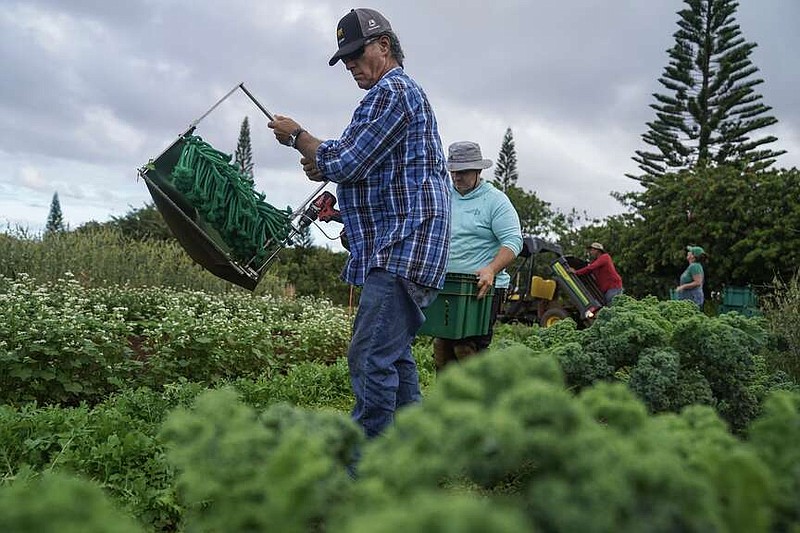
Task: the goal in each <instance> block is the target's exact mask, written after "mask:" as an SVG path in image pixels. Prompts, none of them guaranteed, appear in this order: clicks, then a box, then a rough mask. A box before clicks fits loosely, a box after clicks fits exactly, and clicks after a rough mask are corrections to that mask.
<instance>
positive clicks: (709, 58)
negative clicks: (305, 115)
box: [47, 0, 800, 302]
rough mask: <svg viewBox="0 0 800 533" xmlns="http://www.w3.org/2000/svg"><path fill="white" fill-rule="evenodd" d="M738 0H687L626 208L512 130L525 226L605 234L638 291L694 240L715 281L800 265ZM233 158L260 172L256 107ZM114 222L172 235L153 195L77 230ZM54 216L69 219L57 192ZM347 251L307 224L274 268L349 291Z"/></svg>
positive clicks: (502, 172)
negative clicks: (560, 193)
mask: <svg viewBox="0 0 800 533" xmlns="http://www.w3.org/2000/svg"><path fill="white" fill-rule="evenodd" d="M737 8H738V3H737V2H735V1H733V0H684V7H683V9H681V10H680V11H678V13H677V14H678V22H677V25H678V30H677V31H676V32H675V33H674V38H675V42H674V45H673V46H672V47H671V48H670V49H669V50H667V53H668V56H669V63H668V65H667V66H666V67H665V69H664V72H663V75H662V76H661V77H660V78H659V80H658V81H659V83H660V84H661V86H662V87H663V89H664V91H663V92H662V93H657V94H653V98H654V103H653V104H651V105H650V107H651V108H652V109H653V111H654V112H655V118H654V119H653V120H652V121H650V122H648V123H647V131H646V132H645V133H644V134H643V135H642V140H643V142H644V143H645V144H646V145H647V146H648V148H647V149H642V150H636V152H635V155H634V156H633V157H632V159H633V160H634V161H635V162H636V163H637V164H638V167H639V170H640V171H641V173H640V174H637V175H629V176H628V177H630V178H631V179H633V180H635V181H636V182H637V183H638V184H639V185H640V188H639V189H638V190H636V191H633V192H629V193H624V194H623V193H613V195H614V197H615V198H616V199H617V200H618V201H619V202H620V203H621V205H622V206H624V208H625V210H626V212H624V213H623V214H620V215H614V216H609V217H607V218H605V219H602V220H591V221H590V220H588V217H586V215H581V213H580V212H579V211H577V210H576V209H573V210H572V211H570V212H568V213H564V212H561V211H560V210H558V209H556V208H554V207H553V206H552V205H551V204H550V203H549V202H547V201H545V200H543V199H542V198H540V197H539V196H538V195H537V194H536V193H535V192H534V191H530V190H526V189H525V188H523V187H522V186H520V184H519V171H518V169H517V156H516V147H515V143H514V137H513V132H512V129H511V128H510V127H509V128H508V129H507V130H506V132H505V134H504V136H503V140H502V143H501V147H500V151H499V154H498V156H497V160H496V165H495V170H494V179H493V180H492V183H493V185H494V186H495V187H497V188H498V189H500V190H502V191H503V192H505V193H506V195H508V197H509V199H510V200H511V202H512V204H513V205H514V207H515V208H516V210H517V212H518V214H519V217H520V222H521V225H522V230H523V233H524V234H525V235H535V236H540V237H546V238H550V239H551V240H554V241H557V242H558V243H559V244H561V246H562V247H563V248H564V250H565V251H566V252H567V253H570V254H572V255H583V254H584V247H585V245H586V243H588V242H592V241H600V242H603V243H604V244H605V246H606V247H607V248H608V249H609V250H610V251H611V252H612V255H613V256H614V260H615V262H616V264H617V267H618V269H619V270H620V272H621V273H622V275H623V277H624V280H625V287H626V291H627V292H629V293H630V294H633V295H634V296H643V295H646V294H657V295H661V296H664V295H666V293H667V289H668V288H669V287H671V286H673V285H674V284H675V278H676V277H677V276H678V275H679V273H680V271H681V270H682V267H683V264H684V261H685V259H684V257H685V251H684V250H685V247H686V245H687V244H700V245H702V246H703V247H704V248H705V250H706V251H707V253H708V264H707V266H706V270H707V287H706V288H707V290H709V291H711V290H718V289H720V288H721V287H722V286H724V285H747V284H755V285H769V284H770V283H771V282H772V280H773V279H774V278H775V277H779V278H784V279H789V278H791V277H792V276H793V275H794V273H795V272H796V270H797V264H798V260H800V205H798V203H797V202H796V200H795V198H800V179H798V178H800V175H798V174H799V173H798V171H797V170H796V169H792V170H786V169H780V170H776V169H773V168H772V167H773V165H774V163H776V161H777V159H778V158H779V156H781V155H782V154H784V153H785V152H784V151H782V150H777V151H776V150H771V149H769V148H768V146H769V145H770V144H771V143H774V142H775V141H776V140H777V138H776V137H775V136H773V135H765V134H763V133H762V131H761V130H763V129H764V128H767V127H769V126H772V125H774V124H776V123H777V118H775V117H773V116H771V115H769V111H770V110H771V108H770V107H769V106H767V105H766V104H764V103H763V102H762V96H761V95H760V94H758V93H757V92H756V90H755V88H756V87H757V86H758V85H760V84H762V83H763V80H762V79H759V78H757V77H756V74H757V72H758V68H757V67H756V66H755V65H754V64H753V63H752V61H751V59H750V55H751V53H752V51H753V49H754V48H755V47H756V46H757V45H756V44H755V43H752V42H748V41H746V39H745V38H744V37H743V36H742V30H741V28H740V26H739V25H738V24H737V23H736V18H735V15H736V10H737ZM234 164H235V165H236V166H238V167H239V169H240V172H241V173H242V175H243V176H245V177H249V180H250V181H251V182H252V181H253V179H254V169H253V157H252V148H251V144H250V127H249V121H248V118H247V117H245V118H244V120H243V122H242V124H241V128H240V132H239V138H238V142H237V148H236V152H235V158H234ZM107 225H110V226H113V227H114V228H117V229H119V230H120V231H122V232H123V233H124V234H126V235H127V236H129V237H131V238H133V239H139V240H147V239H172V235H171V233H170V231H169V229H168V228H167V227H166V225H165V224H164V222H163V219H161V216H160V214H159V213H158V211H157V209H156V208H155V207H154V206H153V205H146V206H145V207H143V208H138V209H132V210H131V211H130V212H128V213H127V214H126V215H125V216H122V217H113V218H112V220H111V221H110V222H107V223H104V224H99V223H97V222H90V223H88V224H86V225H84V226H82V227H81V228H78V231H87V230H90V229H92V228H93V227H102V226H107ZM47 228H48V230H47V231H63V229H64V228H63V221H62V215H61V210H60V205H59V204H58V197H57V195H56V196H54V199H53V205H52V206H51V213H50V215H49V217H48V226H47ZM346 257H347V256H346V253H344V252H336V251H332V250H329V249H325V248H321V247H318V246H314V243H313V239H312V237H311V234H310V233H309V232H308V230H306V231H305V232H304V233H303V235H302V236H301V237H300V238H299V239H296V242H294V243H293V245H292V247H291V248H289V249H287V250H285V251H284V252H282V254H281V256H280V259H279V261H278V262H277V264H276V265H275V267H274V268H275V270H276V274H278V275H279V276H283V277H285V279H287V280H288V281H289V282H290V283H292V284H294V285H295V289H296V291H297V293H298V294H308V295H317V296H327V297H332V298H333V299H334V300H335V301H338V302H342V301H343V300H346V299H347V297H348V291H347V290H346V289H343V288H342V287H341V285H342V284H341V282H339V281H338V272H339V271H340V269H341V266H342V265H343V264H344V262H345V260H346ZM337 286H339V288H338V289H337V288H335V287H337Z"/></svg>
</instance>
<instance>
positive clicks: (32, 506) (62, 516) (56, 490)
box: [0, 473, 144, 533]
mask: <svg viewBox="0 0 800 533" xmlns="http://www.w3.org/2000/svg"><path fill="white" fill-rule="evenodd" d="M0 517H2V518H0V521H1V522H2V526H3V531H6V532H8V533H26V532H33V531H35V532H37V533H51V532H52V533H128V532H130V533H134V532H141V531H144V530H143V529H142V528H140V527H139V526H138V525H137V524H136V522H135V521H134V520H133V519H132V518H131V517H129V516H127V515H125V514H124V513H123V512H121V511H119V510H117V509H116V508H115V507H114V506H113V505H112V503H111V502H110V501H109V500H108V499H107V497H106V496H105V495H104V494H103V491H102V489H101V488H100V487H99V486H97V485H96V484H95V483H92V482H89V481H84V480H81V479H76V478H73V477H69V476H66V475H63V474H58V473H46V474H44V475H42V476H37V477H34V478H33V479H26V480H18V481H16V482H14V483H12V484H10V485H6V486H4V487H0Z"/></svg>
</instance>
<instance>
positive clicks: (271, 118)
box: [238, 82, 275, 120]
mask: <svg viewBox="0 0 800 533" xmlns="http://www.w3.org/2000/svg"><path fill="white" fill-rule="evenodd" d="M238 87H239V89H241V90H242V91H243V92H244V94H246V95H247V97H248V98H250V100H252V101H253V103H254V104H256V107H258V108H259V109H260V110H261V112H262V113H264V114H265V115H266V116H267V118H268V119H270V120H275V116H274V115H273V114H272V113H270V112H269V111H268V110H267V108H266V107H264V106H263V105H261V102H259V101H258V100H256V97H255V96H253V93H251V92H250V91H248V90H247V87H245V86H244V82H242V83H240V84H239V85H238Z"/></svg>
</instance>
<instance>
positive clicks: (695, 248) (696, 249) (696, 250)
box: [686, 246, 706, 257]
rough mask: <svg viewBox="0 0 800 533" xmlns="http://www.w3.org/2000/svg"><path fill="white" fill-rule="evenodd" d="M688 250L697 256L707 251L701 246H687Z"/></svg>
mask: <svg viewBox="0 0 800 533" xmlns="http://www.w3.org/2000/svg"><path fill="white" fill-rule="evenodd" d="M686 250H687V251H689V252H692V255H693V256H695V257H700V256H701V255H703V254H704V253H706V251H705V250H703V248H702V247H701V246H687V247H686Z"/></svg>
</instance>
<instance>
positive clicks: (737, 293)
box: [722, 287, 756, 308]
mask: <svg viewBox="0 0 800 533" xmlns="http://www.w3.org/2000/svg"><path fill="white" fill-rule="evenodd" d="M722 305H724V306H726V307H731V308H737V307H741V308H744V307H756V293H755V292H753V289H751V288H750V287H725V288H724V289H722Z"/></svg>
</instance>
